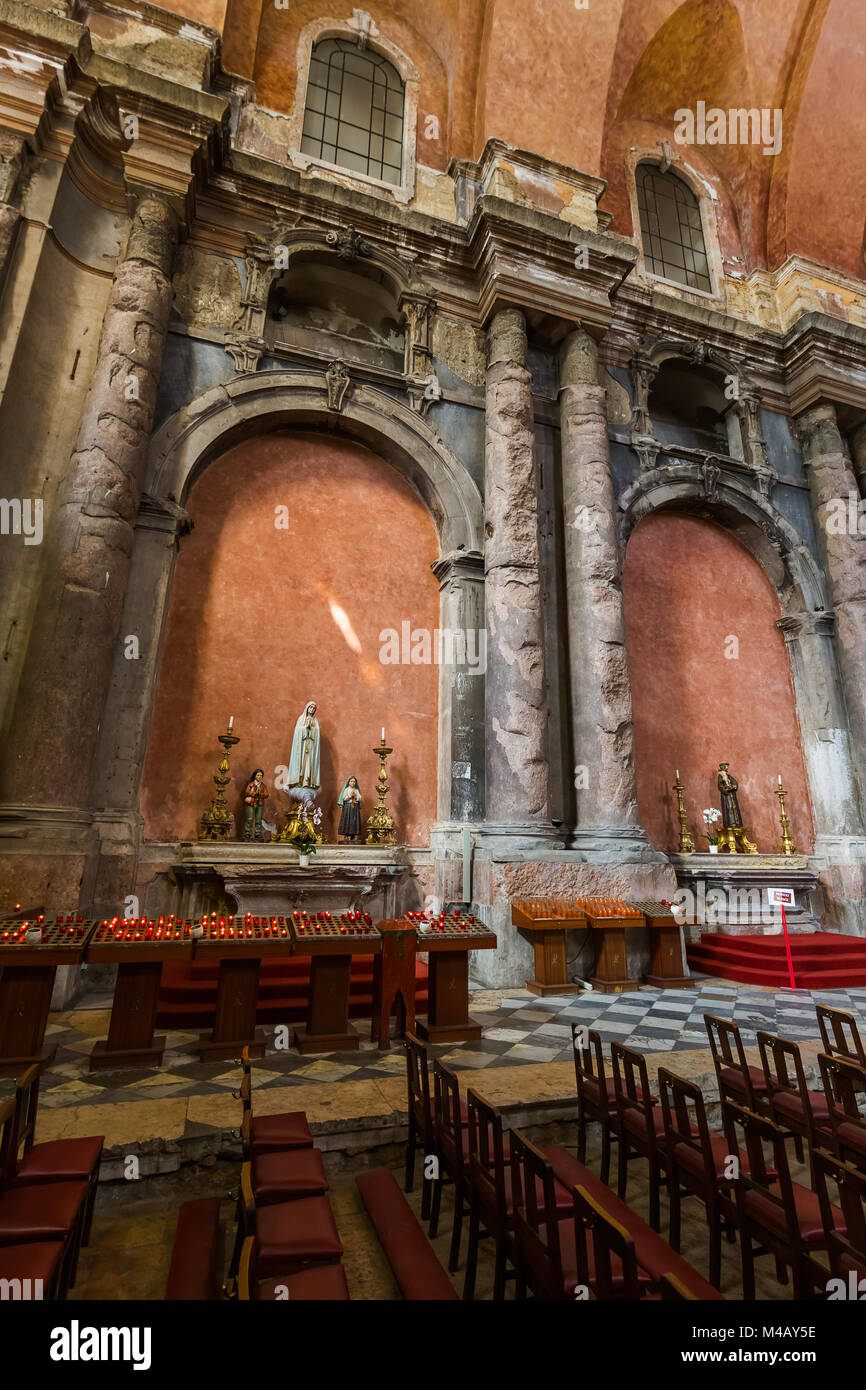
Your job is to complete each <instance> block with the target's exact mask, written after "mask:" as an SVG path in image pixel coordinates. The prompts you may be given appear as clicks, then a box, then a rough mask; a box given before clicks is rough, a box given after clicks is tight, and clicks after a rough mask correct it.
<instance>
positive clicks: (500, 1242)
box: [493, 1234, 508, 1303]
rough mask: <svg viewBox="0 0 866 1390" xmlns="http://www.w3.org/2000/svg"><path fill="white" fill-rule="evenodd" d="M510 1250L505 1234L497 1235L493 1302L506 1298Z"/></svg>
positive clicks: (499, 1301)
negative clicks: (507, 1264)
mask: <svg viewBox="0 0 866 1390" xmlns="http://www.w3.org/2000/svg"><path fill="white" fill-rule="evenodd" d="M507 1257H508V1250H507V1247H506V1244H505V1236H504V1234H502V1235H498V1236H497V1237H496V1266H495V1269H494V1274H493V1302H494V1303H501V1302H502V1301H503V1299H504V1298H505V1265H506V1261H507Z"/></svg>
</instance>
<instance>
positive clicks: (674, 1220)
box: [668, 1163, 682, 1254]
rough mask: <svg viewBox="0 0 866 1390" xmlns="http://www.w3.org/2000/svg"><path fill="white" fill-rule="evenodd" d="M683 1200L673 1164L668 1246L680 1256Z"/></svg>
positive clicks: (669, 1188) (670, 1187)
mask: <svg viewBox="0 0 866 1390" xmlns="http://www.w3.org/2000/svg"><path fill="white" fill-rule="evenodd" d="M681 1205H682V1198H681V1197H680V1184H679V1181H678V1179H677V1175H676V1172H675V1170H674V1165H673V1163H671V1170H670V1173H669V1175H668V1206H669V1208H670V1221H669V1229H668V1244H669V1245H670V1246H671V1249H673V1250H676V1251H677V1253H678V1254H679V1249H680V1207H681Z"/></svg>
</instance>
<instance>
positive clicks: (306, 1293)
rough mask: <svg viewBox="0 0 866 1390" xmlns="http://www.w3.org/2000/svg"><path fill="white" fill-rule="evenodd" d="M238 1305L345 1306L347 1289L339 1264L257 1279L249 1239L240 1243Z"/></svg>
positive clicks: (253, 1242) (249, 1237) (254, 1259)
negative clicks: (295, 1304) (254, 1301)
mask: <svg viewBox="0 0 866 1390" xmlns="http://www.w3.org/2000/svg"><path fill="white" fill-rule="evenodd" d="M237 1292H238V1302H239V1303H249V1302H250V1301H251V1300H253V1299H256V1300H258V1301H259V1302H263V1303H270V1302H280V1301H282V1300H288V1301H289V1302H291V1303H346V1302H348V1301H349V1286H348V1284H347V1283H346V1275H345V1273H344V1272H343V1266H342V1265H341V1264H328V1265H314V1266H311V1267H310V1268H309V1269H302V1270H299V1271H297V1272H296V1273H294V1274H280V1275H277V1276H276V1278H270V1279H260V1278H259V1274H258V1270H257V1268H256V1242H255V1240H254V1239H253V1237H252V1236H248V1237H247V1239H246V1240H245V1241H244V1244H243V1249H242V1250H241V1258H240V1265H239V1267H238V1291H237Z"/></svg>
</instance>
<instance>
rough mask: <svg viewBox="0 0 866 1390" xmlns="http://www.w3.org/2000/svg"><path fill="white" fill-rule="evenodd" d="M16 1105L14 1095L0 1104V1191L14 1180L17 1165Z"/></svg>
mask: <svg viewBox="0 0 866 1390" xmlns="http://www.w3.org/2000/svg"><path fill="white" fill-rule="evenodd" d="M16 1110H17V1105H16V1101H15V1097H14V1096H10V1098H9V1099H8V1100H4V1101H3V1104H2V1105H0V1191H2V1190H3V1188H5V1187H9V1186H11V1184H12V1183H13V1182H14V1181H15V1172H16V1169H17V1167H18V1144H17V1142H16V1137H15V1116H16Z"/></svg>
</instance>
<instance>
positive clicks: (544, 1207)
mask: <svg viewBox="0 0 866 1390" xmlns="http://www.w3.org/2000/svg"><path fill="white" fill-rule="evenodd" d="M469 1095H470V1098H471V1097H472V1092H471V1091H470V1092H469ZM471 1113H472V1112H471V1100H470V1115H471ZM470 1131H471V1124H470ZM511 1189H512V1193H513V1202H514V1262H515V1276H516V1281H517V1282H516V1286H515V1295H514V1296H515V1298H518V1299H524V1298H526V1293H527V1289H528V1290H529V1291H530V1292H531V1293H533V1294H534V1295H535V1297H536V1298H542V1299H547V1300H557V1301H562V1300H564V1299H570V1298H573V1296H574V1291H575V1289H576V1288H577V1285H578V1282H579V1281H578V1275H577V1254H576V1250H575V1222H574V1221H573V1220H572V1221H569V1220H568V1219H567V1217H565V1219H563V1218H564V1213H563V1212H562V1210H561V1209H559V1208H558V1207H557V1197H556V1179H555V1177H554V1174H553V1168H552V1166H551V1164H550V1162H549V1160H548V1159H547V1158H546V1157H545V1155H544V1154H543V1153H542V1151H541V1149H539V1148H536V1146H535V1145H534V1144H532V1143H531V1142H530V1141H529V1139H527V1137H526V1135H525V1134H521V1133H520V1132H519V1131H515V1132H514V1133H513V1134H512V1135H511Z"/></svg>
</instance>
